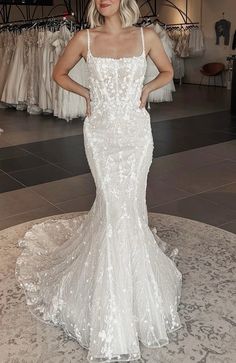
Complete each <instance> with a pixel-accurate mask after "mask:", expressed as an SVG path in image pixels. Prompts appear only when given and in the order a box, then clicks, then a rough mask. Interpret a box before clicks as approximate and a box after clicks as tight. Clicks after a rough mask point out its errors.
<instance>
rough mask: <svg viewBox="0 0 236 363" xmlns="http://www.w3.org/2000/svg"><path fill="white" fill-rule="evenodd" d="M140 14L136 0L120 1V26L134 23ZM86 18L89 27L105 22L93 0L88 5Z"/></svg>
mask: <svg viewBox="0 0 236 363" xmlns="http://www.w3.org/2000/svg"><path fill="white" fill-rule="evenodd" d="M139 16H140V11H139V7H138V4H137V2H136V0H121V1H120V18H121V24H122V27H123V28H125V27H127V26H132V25H133V24H136V23H137V21H138V19H139ZM87 20H88V22H89V24H90V27H91V28H95V27H96V26H101V25H103V24H104V22H105V18H104V16H103V15H101V14H100V13H99V11H98V10H97V8H96V4H95V0H91V1H90V3H89V6H88V13H87Z"/></svg>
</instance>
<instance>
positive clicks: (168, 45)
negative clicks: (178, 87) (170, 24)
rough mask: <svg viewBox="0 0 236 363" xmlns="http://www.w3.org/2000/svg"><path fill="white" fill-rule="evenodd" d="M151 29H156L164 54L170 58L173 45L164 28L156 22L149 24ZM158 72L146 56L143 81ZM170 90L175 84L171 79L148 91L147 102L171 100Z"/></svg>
mask: <svg viewBox="0 0 236 363" xmlns="http://www.w3.org/2000/svg"><path fill="white" fill-rule="evenodd" d="M151 27H153V29H154V30H155V31H156V33H157V34H158V35H159V37H160V40H161V42H162V44H163V47H164V49H165V52H166V54H167V55H168V58H169V60H170V61H171V60H172V56H173V49H172V47H173V45H172V41H171V39H170V38H169V36H168V34H167V33H166V31H165V30H164V29H162V28H161V26H160V25H159V24H158V23H156V25H155V26H153V25H151ZM158 74H159V71H158V69H157V67H156V65H155V63H154V62H153V61H152V59H151V58H150V57H149V56H148V57H147V70H146V74H145V79H144V81H145V83H148V82H150V81H151V80H152V79H154V78H155V77H157V76H158ZM172 92H175V85H174V81H173V80H171V81H170V82H169V83H168V84H166V85H165V86H163V87H161V88H159V89H157V90H155V91H152V92H150V94H149V96H148V101H149V102H171V101H173V97H172Z"/></svg>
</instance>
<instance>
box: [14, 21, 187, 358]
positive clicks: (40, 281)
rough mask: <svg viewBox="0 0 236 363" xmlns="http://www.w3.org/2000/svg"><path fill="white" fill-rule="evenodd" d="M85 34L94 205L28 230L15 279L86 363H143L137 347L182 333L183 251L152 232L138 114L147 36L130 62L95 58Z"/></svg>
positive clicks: (147, 142) (145, 139)
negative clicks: (77, 347)
mask: <svg viewBox="0 0 236 363" xmlns="http://www.w3.org/2000/svg"><path fill="white" fill-rule="evenodd" d="M87 35H88V54H87V64H88V70H89V87H90V92H91V115H90V116H87V117H86V119H85V121H84V126H83V132H84V143H85V150H86V155H87V159H88V162H89V165H90V168H91V172H92V175H93V177H94V180H95V184H96V198H95V200H94V203H93V205H92V207H91V209H90V211H88V212H84V213H83V214H82V215H80V216H76V217H74V218H69V219H67V218H63V219H53V218H51V219H49V220H48V221H46V222H41V223H39V224H35V225H34V226H33V227H31V229H30V230H29V231H28V232H26V234H25V236H24V237H23V238H22V239H21V240H20V241H19V246H20V247H23V251H22V252H21V254H20V255H19V257H18V259H17V262H16V271H15V273H16V278H17V279H18V281H19V283H20V285H21V287H22V288H23V289H24V292H25V295H26V301H27V304H28V306H29V308H30V311H31V312H32V314H33V315H34V316H35V317H37V318H38V319H40V320H41V321H43V322H46V323H48V324H52V325H54V326H60V327H62V328H63V329H64V331H65V332H66V333H67V334H68V335H69V336H70V337H72V338H74V339H76V341H78V343H80V345H81V346H82V347H84V348H86V349H87V350H88V353H87V360H88V361H93V362H115V361H116V362H117V361H130V360H138V359H140V358H141V353H140V346H139V341H140V342H141V343H142V344H144V345H145V346H147V347H152V348H153V347H161V346H163V345H166V344H168V343H169V337H168V334H169V333H171V332H173V331H176V330H177V329H179V328H181V327H182V325H181V322H180V317H179V314H178V312H177V308H178V304H179V302H180V296H181V286H182V274H181V272H180V271H179V270H178V269H177V266H176V264H175V262H174V256H176V254H177V253H178V252H177V251H178V250H177V249H174V250H172V251H171V253H170V255H169V256H168V253H167V244H166V243H165V242H164V241H163V240H161V239H160V238H159V237H158V235H157V233H156V229H155V227H150V226H149V225H148V213H147V205H146V183H147V174H148V170H149V167H150V165H151V162H152V153H153V138H152V131H151V122H150V115H149V113H148V112H147V111H146V109H145V108H139V104H140V96H141V91H142V86H143V81H144V75H145V70H146V66H147V64H146V55H145V44H144V36H143V28H142V27H141V37H140V44H142V53H141V54H140V55H135V56H131V57H123V58H110V57H96V56H94V55H93V54H92V52H91V50H90V33H89V30H87ZM141 40H142V42H141Z"/></svg>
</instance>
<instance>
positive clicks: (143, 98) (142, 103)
mask: <svg viewBox="0 0 236 363" xmlns="http://www.w3.org/2000/svg"><path fill="white" fill-rule="evenodd" d="M148 95H149V90H148V88H147V87H145V86H143V89H142V94H141V97H140V105H139V108H143V107H145V106H146V103H147V100H148Z"/></svg>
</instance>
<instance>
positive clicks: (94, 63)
mask: <svg viewBox="0 0 236 363" xmlns="http://www.w3.org/2000/svg"><path fill="white" fill-rule="evenodd" d="M141 30H142V29H141ZM142 35H143V34H142ZM87 64H88V82H89V89H90V97H91V111H92V112H93V110H96V111H97V110H100V111H101V110H102V111H104V112H106V113H107V115H112V114H113V115H114V114H117V113H120V112H122V113H123V112H125V111H128V110H134V109H137V108H138V107H139V105H140V96H141V92H142V87H143V82H144V76H145V73H146V67H147V62H146V55H145V49H144V47H143V51H142V53H141V54H140V55H139V56H133V57H123V58H110V57H95V56H93V55H92V53H91V51H90V47H89V46H88V53H87Z"/></svg>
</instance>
